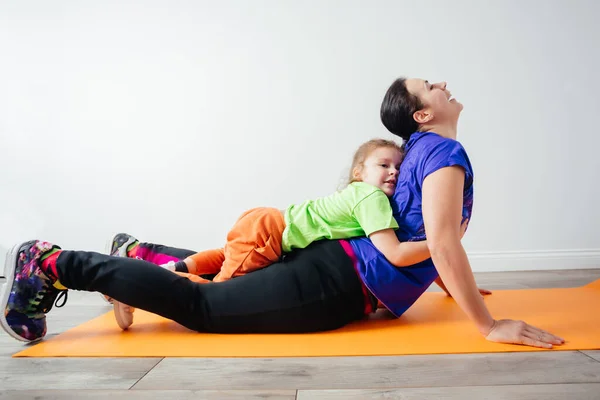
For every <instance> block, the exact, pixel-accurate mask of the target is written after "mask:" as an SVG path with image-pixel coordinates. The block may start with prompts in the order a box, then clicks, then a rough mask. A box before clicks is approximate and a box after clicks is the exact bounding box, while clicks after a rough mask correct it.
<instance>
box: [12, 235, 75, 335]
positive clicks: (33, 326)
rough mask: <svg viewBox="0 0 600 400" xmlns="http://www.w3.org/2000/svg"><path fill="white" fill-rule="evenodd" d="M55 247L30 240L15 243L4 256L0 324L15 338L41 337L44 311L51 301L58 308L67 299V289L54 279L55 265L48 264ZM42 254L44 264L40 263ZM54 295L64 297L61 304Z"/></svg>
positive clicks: (54, 260)
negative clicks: (3, 282) (4, 280)
mask: <svg viewBox="0 0 600 400" xmlns="http://www.w3.org/2000/svg"><path fill="white" fill-rule="evenodd" d="M58 250H60V247H58V246H55V245H53V244H51V243H48V242H42V241H39V240H32V241H29V242H25V243H21V244H17V245H15V246H14V247H13V248H12V250H10V251H9V252H8V254H7V255H6V261H5V264H4V276H5V277H6V284H5V285H4V290H3V292H2V295H1V297H0V326H1V327H2V329H4V330H5V331H6V332H7V333H8V334H9V335H10V336H12V337H13V338H15V339H17V340H21V341H24V342H34V341H38V340H41V339H42V338H43V337H44V336H45V335H46V314H47V313H48V312H49V311H50V309H51V308H52V306H53V305H54V304H56V306H57V307H62V306H64V305H65V303H66V301H67V288H65V287H64V286H62V285H61V284H60V282H58V279H57V276H56V264H54V266H50V265H49V264H50V263H49V261H50V257H53V258H52V262H53V263H55V262H56V257H57V254H56V253H57V252H58ZM48 256H50V257H48ZM46 257H48V259H49V260H48V261H46V262H45V264H47V265H42V259H45V258H46ZM53 269H54V270H53ZM57 297H58V298H59V299H62V298H63V297H64V301H63V302H62V304H61V305H58V300H59V299H57Z"/></svg>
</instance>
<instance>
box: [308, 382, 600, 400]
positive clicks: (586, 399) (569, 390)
mask: <svg viewBox="0 0 600 400" xmlns="http://www.w3.org/2000/svg"><path fill="white" fill-rule="evenodd" d="M469 398H470V399H486V400H501V399H519V400H539V399H544V400H564V399H570V400H598V398H600V383H575V384H559V385H503V386H471V387H443V388H406V389H358V390H300V391H298V397H297V399H298V400H338V399H339V400H342V399H343V400H365V399H369V400H375V399H402V400H422V399H444V400H454V399H455V400H463V399H469Z"/></svg>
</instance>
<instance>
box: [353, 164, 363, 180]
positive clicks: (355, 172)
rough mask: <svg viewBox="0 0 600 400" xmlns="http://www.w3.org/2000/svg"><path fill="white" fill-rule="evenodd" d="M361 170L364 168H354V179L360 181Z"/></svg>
mask: <svg viewBox="0 0 600 400" xmlns="http://www.w3.org/2000/svg"><path fill="white" fill-rule="evenodd" d="M361 170H362V168H360V166H356V167H354V169H353V170H352V177H353V178H354V179H356V180H360V172H361Z"/></svg>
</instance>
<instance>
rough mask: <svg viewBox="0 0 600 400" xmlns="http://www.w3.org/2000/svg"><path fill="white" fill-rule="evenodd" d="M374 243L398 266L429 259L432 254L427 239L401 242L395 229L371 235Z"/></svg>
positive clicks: (370, 237)
mask: <svg viewBox="0 0 600 400" xmlns="http://www.w3.org/2000/svg"><path fill="white" fill-rule="evenodd" d="M369 239H371V242H373V245H374V246H375V247H376V248H377V250H379V251H380V252H381V254H383V255H384V256H385V258H387V260H388V261H389V262H391V263H392V264H393V265H395V266H396V267H407V266H409V265H414V264H417V263H420V262H421V261H425V260H427V259H428V258H429V257H431V256H430V253H429V248H428V247H427V242H426V241H421V242H400V241H399V240H398V237H397V236H396V233H395V232H394V230H393V229H384V230H382V231H377V232H373V233H371V235H369Z"/></svg>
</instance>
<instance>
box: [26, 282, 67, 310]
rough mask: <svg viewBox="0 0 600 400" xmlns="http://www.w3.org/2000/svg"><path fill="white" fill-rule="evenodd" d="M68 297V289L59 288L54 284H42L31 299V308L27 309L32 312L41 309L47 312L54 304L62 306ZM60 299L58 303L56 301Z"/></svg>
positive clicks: (57, 306) (58, 306)
mask: <svg viewBox="0 0 600 400" xmlns="http://www.w3.org/2000/svg"><path fill="white" fill-rule="evenodd" d="M68 298H69V295H68V290H59V289H57V288H55V287H54V286H46V285H44V287H43V288H42V290H40V291H39V293H38V294H37V295H36V296H35V300H33V301H31V308H30V310H28V311H31V312H34V313H37V312H40V311H41V312H43V313H44V314H47V313H48V312H49V311H50V310H51V309H52V307H53V306H56V308H60V307H63V306H64V305H65V304H66V303H67V299H68ZM61 300H62V303H60V305H59V304H58V303H59V301H61Z"/></svg>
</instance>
